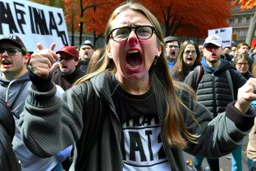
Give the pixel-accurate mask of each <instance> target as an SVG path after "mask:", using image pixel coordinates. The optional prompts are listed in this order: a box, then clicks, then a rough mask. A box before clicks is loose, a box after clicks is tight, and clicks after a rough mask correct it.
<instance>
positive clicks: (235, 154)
mask: <svg viewBox="0 0 256 171" xmlns="http://www.w3.org/2000/svg"><path fill="white" fill-rule="evenodd" d="M203 46H204V49H203V54H204V57H203V58H202V61H201V64H202V67H201V72H200V73H202V75H201V76H200V79H199V80H197V78H198V77H199V76H198V74H194V73H195V72H196V70H197V69H198V67H196V68H195V69H194V70H193V71H191V72H190V73H189V74H188V75H187V77H186V79H185V81H184V82H185V83H186V84H188V85H189V86H191V87H192V88H194V89H195V91H196V94H197V98H198V102H199V103H200V104H202V105H204V106H205V107H207V108H208V109H209V111H210V112H211V114H212V116H213V117H214V118H216V117H218V116H220V115H221V114H222V113H223V112H224V111H225V110H226V107H227V106H228V104H229V103H230V102H232V101H233V100H236V99H237V94H238V89H239V88H240V87H242V86H243V85H244V84H245V83H246V81H247V80H246V79H245V78H244V77H243V76H242V75H241V74H240V73H239V72H238V71H237V70H236V69H235V67H234V66H233V65H232V64H230V63H229V61H227V60H225V59H223V58H221V54H222V50H223V49H222V47H223V44H222V39H221V37H220V36H218V35H211V36H208V37H207V38H206V39H205V42H204V44H203ZM197 73H199V72H198V71H197ZM196 82H198V85H197V86H195V84H196ZM241 152H242V151H241V146H238V147H237V148H236V149H234V150H233V151H232V152H231V156H232V170H237V171H241V170H242V160H241V158H242V157H241V156H242V153H241ZM203 159H204V158H203V157H201V156H195V157H194V160H193V166H194V167H195V168H196V169H197V170H200V169H202V168H201V164H202V161H203ZM207 161H208V164H209V167H210V170H213V171H215V170H220V167H219V160H218V158H215V159H212V158H207ZM188 163H190V162H188Z"/></svg>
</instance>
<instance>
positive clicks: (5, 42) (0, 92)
mask: <svg viewBox="0 0 256 171" xmlns="http://www.w3.org/2000/svg"><path fill="white" fill-rule="evenodd" d="M26 54H27V50H26V47H25V45H24V43H23V41H22V40H21V38H20V37H19V36H17V35H14V34H10V35H8V36H6V37H3V38H1V39H0V59H1V60H0V71H1V72H0V73H1V74H0V99H2V100H4V101H5V103H6V104H7V105H8V106H9V107H10V109H11V113H12V114H13V118H14V120H15V135H14V138H13V141H12V145H13V146H12V147H13V150H14V153H15V155H16V157H17V159H18V160H19V163H20V167H21V170H22V171H31V170H37V171H39V170H47V169H49V170H52V171H56V170H58V169H61V165H59V164H60V163H59V162H58V161H57V158H56V157H55V156H51V157H47V158H40V157H38V156H36V155H34V154H33V153H32V152H31V151H30V150H29V149H28V148H27V147H26V146H25V144H24V142H23V140H22V139H21V131H20V130H21V125H20V124H19V122H20V121H21V118H22V113H23V108H24V105H25V99H26V97H27V96H28V88H29V86H30V85H31V81H30V78H29V74H28V72H27V63H28V61H29V55H26ZM62 92H63V90H62V89H61V88H60V87H59V86H58V87H57V94H58V95H60V94H61V93H62ZM0 170H1V169H0Z"/></svg>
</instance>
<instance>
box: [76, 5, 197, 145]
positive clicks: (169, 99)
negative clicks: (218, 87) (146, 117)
mask: <svg viewBox="0 0 256 171" xmlns="http://www.w3.org/2000/svg"><path fill="white" fill-rule="evenodd" d="M126 9H132V10H134V11H136V12H139V13H141V14H143V15H145V16H146V17H147V18H148V20H149V21H150V22H151V23H152V25H153V26H154V27H155V29H156V35H157V39H158V40H157V41H158V45H159V46H161V47H162V49H164V48H163V47H164V40H163V35H162V30H161V27H160V24H159V22H158V20H157V19H156V18H155V16H154V15H153V14H152V13H151V12H150V11H149V10H148V9H146V8H145V7H144V6H143V5H141V4H139V3H133V2H127V3H124V4H122V5H120V6H119V7H118V8H116V9H115V10H114V12H113V13H112V15H111V16H110V19H109V21H108V23H107V25H106V31H105V39H106V40H105V41H106V44H107V45H106V46H108V39H109V33H110V31H111V29H112V27H111V26H112V21H113V19H114V18H115V17H116V16H117V15H119V14H120V13H121V12H123V11H125V10H126ZM108 48H110V47H108ZM110 64H111V65H110ZM112 64H113V61H112V60H111V59H110V58H109V57H108V56H107V54H106V53H105V54H104V61H103V64H102V65H101V66H100V67H99V68H98V69H97V70H96V71H95V72H92V73H88V74H87V75H85V76H84V77H82V78H80V79H79V80H77V81H76V83H75V85H77V84H80V83H82V82H84V81H86V80H88V79H90V78H92V77H94V76H95V75H98V74H99V73H101V72H104V71H106V70H108V71H109V72H110V73H112V74H115V73H116V67H115V65H112ZM149 72H150V74H151V78H152V76H153V74H157V75H160V76H161V77H162V78H163V79H162V80H163V81H162V86H163V88H164V89H165V93H166V95H165V98H166V106H167V109H166V117H165V120H164V135H165V136H166V139H167V141H168V143H169V144H170V145H171V146H176V147H179V148H181V149H183V148H185V147H186V140H185V139H184V138H183V137H182V135H184V136H185V137H186V139H187V140H188V141H190V142H193V143H196V141H195V139H196V138H197V137H198V135H194V134H191V133H190V132H189V131H188V130H187V128H186V125H185V122H184V118H183V114H182V112H183V110H182V109H183V108H185V109H186V110H187V112H188V113H189V114H190V115H191V117H192V118H193V119H194V120H195V118H194V116H193V115H192V112H191V111H190V110H189V109H188V108H187V107H186V106H185V105H184V104H183V103H182V101H181V99H180V98H179V96H178V95H177V90H184V89H186V91H189V90H190V89H189V88H188V87H184V86H180V85H181V84H180V83H178V82H176V81H173V80H172V78H171V76H170V74H169V70H168V65H167V61H166V58H165V57H164V53H162V54H161V55H160V57H158V62H157V65H152V66H151V68H150V71H149ZM191 93H192V94H193V92H192V91H191ZM195 122H196V120H195ZM181 134H182V135H181Z"/></svg>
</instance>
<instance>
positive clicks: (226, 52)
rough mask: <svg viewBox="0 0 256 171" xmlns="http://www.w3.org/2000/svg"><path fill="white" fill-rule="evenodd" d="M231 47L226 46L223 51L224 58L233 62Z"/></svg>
mask: <svg viewBox="0 0 256 171" xmlns="http://www.w3.org/2000/svg"><path fill="white" fill-rule="evenodd" d="M230 52H231V47H224V48H223V51H222V58H223V59H225V60H227V61H228V62H230V63H231V61H232V59H233V56H232V55H230Z"/></svg>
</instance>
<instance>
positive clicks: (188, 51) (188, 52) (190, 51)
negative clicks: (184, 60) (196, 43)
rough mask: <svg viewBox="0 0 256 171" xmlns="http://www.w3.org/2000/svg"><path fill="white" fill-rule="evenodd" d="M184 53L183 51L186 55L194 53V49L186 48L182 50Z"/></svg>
mask: <svg viewBox="0 0 256 171" xmlns="http://www.w3.org/2000/svg"><path fill="white" fill-rule="evenodd" d="M184 53H185V54H186V55H189V54H196V51H194V50H186V51H184Z"/></svg>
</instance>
